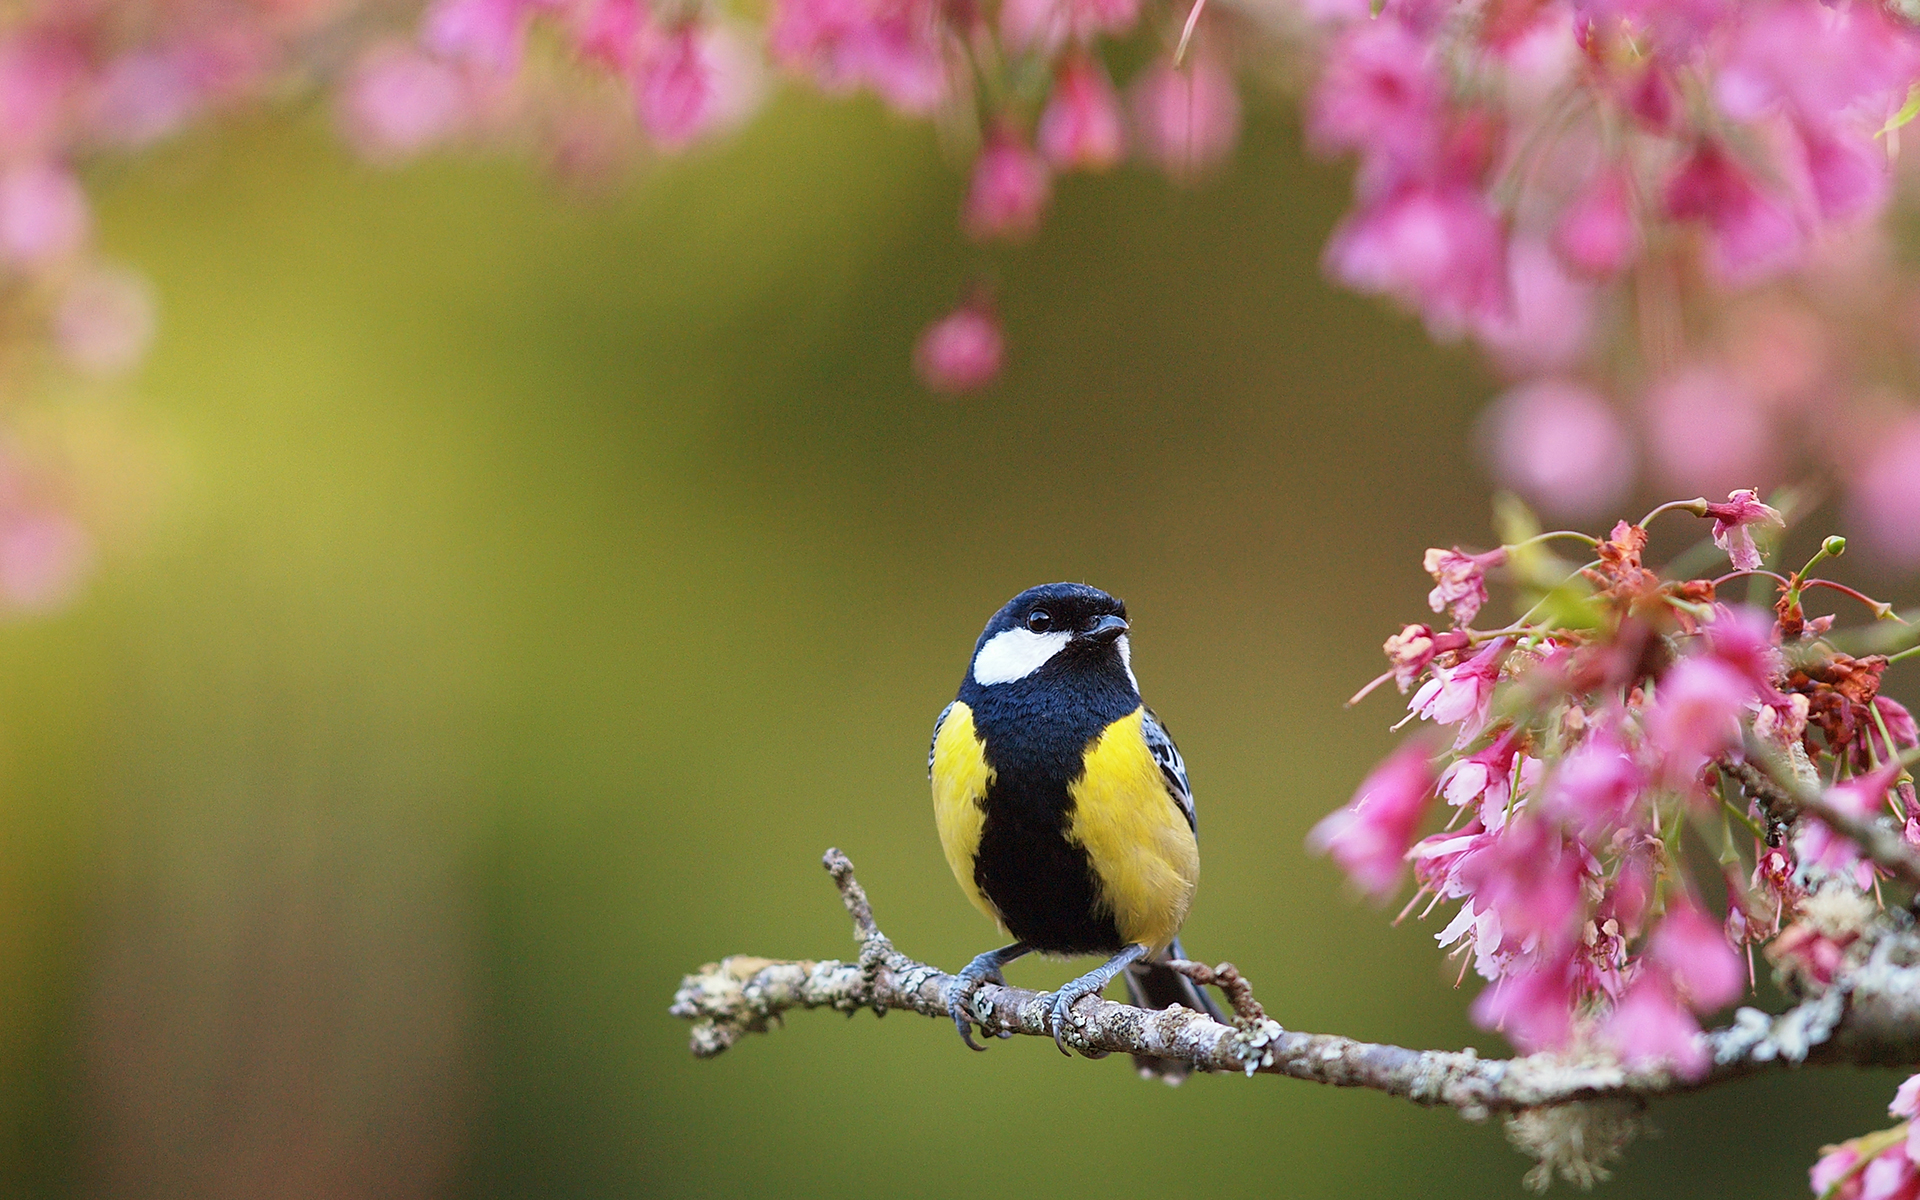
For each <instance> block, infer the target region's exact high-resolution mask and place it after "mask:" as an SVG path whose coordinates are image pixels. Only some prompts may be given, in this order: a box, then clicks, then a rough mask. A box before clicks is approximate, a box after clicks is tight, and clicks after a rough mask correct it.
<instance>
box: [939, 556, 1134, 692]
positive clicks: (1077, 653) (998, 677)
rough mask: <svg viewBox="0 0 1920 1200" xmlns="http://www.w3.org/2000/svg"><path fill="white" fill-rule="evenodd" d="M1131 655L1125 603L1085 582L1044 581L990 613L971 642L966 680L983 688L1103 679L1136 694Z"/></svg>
mask: <svg viewBox="0 0 1920 1200" xmlns="http://www.w3.org/2000/svg"><path fill="white" fill-rule="evenodd" d="M1130 658H1131V649H1130V647H1129V646H1128V643H1127V606H1126V605H1125V604H1124V603H1122V602H1121V601H1119V600H1117V599H1115V598H1114V597H1112V596H1109V595H1107V594H1106V593H1105V592H1103V591H1101V590H1100V589H1099V588H1096V587H1088V586H1087V585H1086V584H1084V583H1048V584H1042V585H1041V586H1039V587H1034V588H1028V589H1027V590H1026V591H1024V592H1021V593H1020V594H1019V595H1018V596H1015V597H1014V598H1013V599H1011V600H1009V601H1007V603H1006V606H1005V607H1004V608H1002V609H1001V610H1000V611H999V612H997V613H995V614H993V619H992V620H990V621H988V622H987V627H986V629H985V630H984V631H983V632H982V633H981V634H980V640H979V641H978V642H977V643H975V644H974V648H973V666H972V673H971V676H970V678H971V679H972V681H973V682H974V683H976V684H978V685H980V686H982V687H993V686H996V685H999V684H1007V683H1014V682H1017V681H1020V680H1024V679H1029V678H1036V679H1037V678H1071V677H1074V676H1080V677H1085V678H1088V679H1090V680H1092V679H1096V678H1105V679H1108V680H1111V681H1113V682H1115V683H1118V684H1120V685H1121V686H1125V687H1127V688H1129V689H1131V690H1132V691H1134V692H1136V693H1137V692H1138V691H1139V687H1138V685H1137V684H1135V683H1134V679H1133V670H1132V667H1131V664H1130Z"/></svg>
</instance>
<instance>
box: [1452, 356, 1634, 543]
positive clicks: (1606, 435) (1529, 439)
mask: <svg viewBox="0 0 1920 1200" xmlns="http://www.w3.org/2000/svg"><path fill="white" fill-rule="evenodd" d="M1480 439H1481V444H1482V446H1483V447H1484V448H1485V454H1486V457H1487V459H1488V460H1489V462H1490V463H1491V465H1492V467H1493V473H1494V475H1495V476H1496V477H1497V478H1498V479H1499V480H1500V482H1502V483H1504V484H1506V485H1507V486H1508V487H1511V488H1513V489H1514V490H1516V491H1518V492H1519V493H1520V494H1521V495H1523V496H1525V497H1526V498H1527V499H1528V500H1530V501H1532V502H1533V503H1534V504H1536V505H1538V506H1539V507H1540V508H1542V509H1544V510H1545V511H1547V512H1549V513H1552V514H1554V515H1557V516H1564V517H1590V516H1593V515H1595V514H1598V513H1602V512H1605V511H1607V510H1608V509H1610V508H1612V507H1613V505H1615V504H1616V503H1618V502H1619V501H1620V500H1621V499H1622V498H1623V497H1624V496H1625V495H1626V491H1627V487H1628V485H1629V484H1631V483H1632V481H1633V474H1634V449H1633V443H1632V441H1631V440H1630V439H1629V438H1628V437H1627V433H1626V430H1625V429H1624V428H1622V426H1621V424H1620V419H1619V418H1618V417H1617V416H1615V415H1614V412H1613V409H1612V408H1611V407H1609V406H1608V404H1607V403H1606V401H1604V400H1602V399H1601V398H1600V397H1599V396H1598V395H1596V394H1595V393H1594V392H1593V391H1592V390H1591V389H1589V388H1587V387H1585V386H1583V385H1581V384H1574V383H1567V382H1563V381H1561V380H1557V379H1540V380H1534V381H1532V382H1529V383H1524V384H1521V385H1520V386H1519V387H1516V388H1514V389H1512V390H1511V391H1508V392H1507V393H1506V394H1505V395H1503V396H1501V397H1500V398H1499V399H1498V400H1496V401H1494V403H1493V405H1492V406H1491V407H1490V408H1489V409H1488V410H1487V413H1486V415H1485V416H1484V417H1483V418H1482V419H1481V425H1480Z"/></svg>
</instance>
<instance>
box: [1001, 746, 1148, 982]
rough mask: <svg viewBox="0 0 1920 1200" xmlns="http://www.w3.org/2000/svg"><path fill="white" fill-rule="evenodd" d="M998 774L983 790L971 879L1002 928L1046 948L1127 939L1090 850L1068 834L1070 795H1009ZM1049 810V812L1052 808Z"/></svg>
mask: <svg viewBox="0 0 1920 1200" xmlns="http://www.w3.org/2000/svg"><path fill="white" fill-rule="evenodd" d="M999 791H1001V788H1000V786H999V783H998V781H996V782H995V785H994V787H992V788H990V789H989V790H988V792H987V821H986V825H985V827H984V828H982V829H981V831H980V848H979V850H978V852H976V854H975V855H974V860H973V881H974V883H975V884H976V885H978V887H979V888H980V890H981V892H983V893H984V894H985V895H986V896H987V898H988V899H989V900H992V901H993V904H994V907H995V908H997V909H999V910H1000V914H1001V917H1002V918H1003V919H1004V920H1005V921H1006V925H1007V931H1008V932H1009V933H1011V934H1013V936H1014V937H1016V938H1018V939H1020V940H1021V941H1023V942H1026V943H1027V944H1028V945H1030V946H1033V947H1034V948H1036V949H1038V950H1042V951H1046V952H1048V953H1051V954H1112V953H1115V952H1117V951H1119V950H1121V949H1122V948H1123V947H1124V946H1125V945H1126V943H1125V942H1124V941H1122V940H1121V938H1120V930H1119V929H1118V928H1116V927H1115V925H1114V923H1113V914H1112V913H1111V912H1110V911H1106V910H1105V909H1104V908H1103V906H1102V905H1101V904H1100V903H1099V893H1098V892H1097V891H1096V889H1095V884H1094V880H1093V868H1092V866H1091V865H1090V864H1089V863H1088V861H1087V852H1086V850H1085V849H1083V848H1082V847H1080V846H1076V845H1074V844H1073V843H1071V842H1069V841H1067V838H1066V833H1065V829H1064V826H1065V822H1066V817H1067V814H1068V813H1069V812H1070V811H1071V802H1070V800H1068V798H1067V797H1066V795H1065V792H1066V788H1065V787H1064V786H1062V787H1061V788H1060V792H1061V795H1060V797H1059V798H1058V799H1057V800H1055V801H1053V802H1052V803H1048V804H1038V805H1036V804H1034V803H1033V801H1035V800H1037V799H1041V798H1040V797H1035V796H1032V795H1027V796H1018V797H1016V796H1011V795H1007V794H1004V793H1003V794H1002V795H1000V796H998V797H996V796H995V794H994V793H995V792H999ZM1049 810H1051V811H1049Z"/></svg>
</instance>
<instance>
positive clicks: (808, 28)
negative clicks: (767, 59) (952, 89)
mask: <svg viewBox="0 0 1920 1200" xmlns="http://www.w3.org/2000/svg"><path fill="white" fill-rule="evenodd" d="M943 29H944V25H943V24H942V21H941V17H940V12H939V9H938V7H937V5H935V4H932V3H929V2H928V0H775V4H774V9H773V20H772V24H771V26H770V28H769V30H768V34H767V40H768V44H769V47H770V49H771V50H772V52H773V56H774V58H775V59H777V60H778V61H780V62H782V63H784V64H786V65H788V66H791V67H798V68H804V69H806V70H807V71H809V72H811V73H812V75H813V77H814V80H815V82H817V83H818V84H819V85H820V86H821V87H823V88H826V89H828V90H829V91H846V90H849V89H852V88H856V87H868V88H872V89H873V91H874V92H876V93H877V94H878V95H879V96H880V98H881V99H883V100H885V101H886V102H887V103H888V104H890V105H892V106H893V107H894V108H895V109H897V110H899V111H900V112H904V113H911V114H918V115H924V114H927V113H931V112H932V111H934V109H936V108H938V107H939V106H940V104H941V102H942V101H944V100H945V99H946V98H947V93H948V90H949V89H948V82H947V65H946V58H945V55H944V54H943V52H942V37H943V32H942V31H943Z"/></svg>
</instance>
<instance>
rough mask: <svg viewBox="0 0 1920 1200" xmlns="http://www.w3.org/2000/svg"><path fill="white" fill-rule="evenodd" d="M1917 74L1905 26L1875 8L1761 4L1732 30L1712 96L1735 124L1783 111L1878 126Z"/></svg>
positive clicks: (1919, 55)
mask: <svg viewBox="0 0 1920 1200" xmlns="http://www.w3.org/2000/svg"><path fill="white" fill-rule="evenodd" d="M1917 71H1920V45H1917V44H1916V40H1915V38H1914V35H1913V33H1912V31H1911V29H1910V28H1905V27H1902V26H1900V25H1897V24H1895V23H1894V22H1893V21H1891V20H1889V19H1888V16H1887V14H1885V13H1883V12H1882V11H1881V9H1880V8H1879V6H1877V5H1845V6H1828V5H1824V4H1808V3H1791V2H1785V0H1772V2H1770V3H1769V2H1765V0H1763V2H1761V3H1756V4H1753V5H1751V8H1750V11H1749V12H1748V13H1747V14H1746V19H1745V20H1743V21H1741V22H1738V23H1737V24H1734V26H1733V36H1732V40H1731V44H1730V45H1729V46H1728V47H1727V49H1726V51H1725V54H1724V57H1723V59H1722V61H1721V65H1720V70H1719V72H1718V74H1717V75H1716V77H1715V79H1714V99H1715V100H1717V101H1718V102H1719V105H1720V107H1721V109H1722V110H1723V111H1725V112H1726V113H1727V114H1728V115H1729V116H1731V117H1733V118H1735V119H1736V120H1741V121H1753V120H1756V119H1758V118H1760V117H1763V116H1765V115H1767V114H1768V113H1769V112H1771V111H1773V110H1776V109H1782V108H1783V109H1785V110H1786V111H1788V112H1789V113H1791V114H1793V115H1795V116H1797V117H1800V118H1802V119H1803V120H1817V121H1827V120H1831V119H1833V118H1835V117H1838V116H1840V115H1841V114H1843V113H1845V112H1847V111H1848V110H1850V109H1857V110H1858V112H1859V113H1860V115H1861V116H1862V117H1864V118H1865V119H1866V120H1868V121H1870V122H1871V123H1872V125H1873V126H1874V127H1875V128H1877V127H1878V126H1879V124H1880V123H1881V122H1882V121H1884V120H1885V118H1886V117H1887V116H1888V115H1890V114H1891V113H1892V112H1893V111H1894V110H1895V109H1897V108H1899V107H1900V104H1901V103H1902V102H1903V101H1904V100H1905V99H1906V95H1907V86H1908V84H1909V83H1911V82H1912V81H1913V77H1914V75H1915V73H1916V72H1917Z"/></svg>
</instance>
